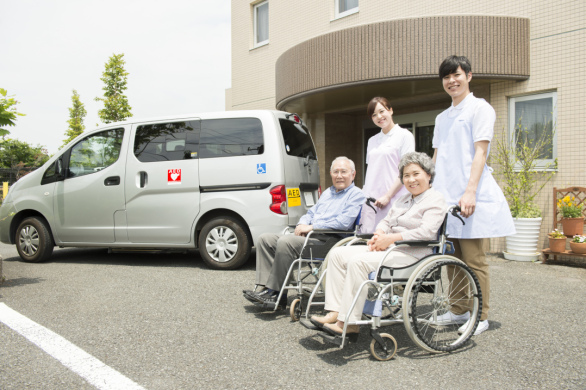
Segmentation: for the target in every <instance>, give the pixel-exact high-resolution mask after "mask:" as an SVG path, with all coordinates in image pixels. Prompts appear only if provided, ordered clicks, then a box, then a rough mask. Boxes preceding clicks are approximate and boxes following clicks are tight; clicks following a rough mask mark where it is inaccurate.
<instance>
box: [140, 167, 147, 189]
mask: <svg viewBox="0 0 586 390" xmlns="http://www.w3.org/2000/svg"><path fill="white" fill-rule="evenodd" d="M139 174H140V188H144V186H145V185H146V183H147V177H148V176H147V173H146V172H144V171H142V172H140V173H139Z"/></svg>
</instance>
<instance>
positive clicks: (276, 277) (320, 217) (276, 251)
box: [243, 157, 366, 307]
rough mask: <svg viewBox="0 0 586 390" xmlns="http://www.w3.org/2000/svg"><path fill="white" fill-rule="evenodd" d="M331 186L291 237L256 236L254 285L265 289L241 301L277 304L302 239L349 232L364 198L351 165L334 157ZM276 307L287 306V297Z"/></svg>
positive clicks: (301, 244) (278, 235)
mask: <svg viewBox="0 0 586 390" xmlns="http://www.w3.org/2000/svg"><path fill="white" fill-rule="evenodd" d="M330 175H331V176H332V182H333V183H334V184H333V185H332V186H331V187H330V188H328V189H327V190H326V191H324V193H323V194H322V196H321V197H320V198H319V201H318V202H317V204H316V205H315V206H313V207H312V208H311V209H309V211H308V212H307V214H305V215H304V216H303V217H301V218H300V219H299V223H298V224H297V226H296V227H295V234H286V235H283V234H272V233H266V234H263V235H262V236H260V239H259V242H258V245H257V251H256V252H257V255H256V284H257V286H262V287H265V288H266V289H265V290H263V291H260V292H254V291H251V290H245V291H243V292H244V297H245V298H246V299H248V300H249V301H252V302H259V303H266V304H277V302H276V301H277V297H278V296H279V291H280V290H281V287H282V286H283V283H284V282H285V277H286V276H287V271H288V270H289V267H290V266H291V264H292V263H293V261H295V259H296V258H298V257H299V252H300V251H301V249H302V248H303V243H304V242H305V238H304V236H306V235H307V233H309V232H310V231H312V230H313V229H333V230H351V229H352V228H353V226H354V222H355V220H356V217H357V216H358V213H359V212H360V208H361V207H362V204H363V203H364V201H365V200H366V197H365V196H364V194H363V193H362V190H360V188H358V187H356V186H355V185H354V183H353V181H354V177H355V176H356V170H355V167H354V162H352V160H350V159H349V158H347V157H337V158H336V159H335V160H334V161H333V162H332V166H331V168H330ZM283 295H284V296H283V297H282V298H281V302H278V306H280V307H285V306H286V305H287V296H286V294H283Z"/></svg>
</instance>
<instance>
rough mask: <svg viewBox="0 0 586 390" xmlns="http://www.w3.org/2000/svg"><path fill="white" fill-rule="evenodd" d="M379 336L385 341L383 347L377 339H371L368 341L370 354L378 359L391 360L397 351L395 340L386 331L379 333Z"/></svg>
mask: <svg viewBox="0 0 586 390" xmlns="http://www.w3.org/2000/svg"><path fill="white" fill-rule="evenodd" d="M380 337H381V338H382V339H383V341H384V342H385V347H386V351H385V348H384V347H383V346H382V345H380V344H379V342H378V341H376V340H375V339H372V341H371V342H370V354H371V355H372V357H373V358H375V359H376V360H380V361H383V362H384V361H387V360H391V359H392V358H393V356H395V353H397V340H395V338H394V337H393V336H391V335H390V334H388V333H381V334H380Z"/></svg>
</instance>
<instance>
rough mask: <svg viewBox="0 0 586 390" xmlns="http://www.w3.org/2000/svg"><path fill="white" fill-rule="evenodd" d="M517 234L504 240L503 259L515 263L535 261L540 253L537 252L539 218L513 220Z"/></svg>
mask: <svg viewBox="0 0 586 390" xmlns="http://www.w3.org/2000/svg"><path fill="white" fill-rule="evenodd" d="M513 222H514V223H515V230H516V231H517V233H516V234H515V235H512V236H508V237H507V238H506V241H507V250H506V252H503V255H504V256H505V259H507V260H516V261H535V260H537V259H539V257H540V255H541V253H540V252H537V244H538V241H539V229H540V227H541V218H513Z"/></svg>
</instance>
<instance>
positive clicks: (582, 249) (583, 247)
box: [570, 241, 586, 255]
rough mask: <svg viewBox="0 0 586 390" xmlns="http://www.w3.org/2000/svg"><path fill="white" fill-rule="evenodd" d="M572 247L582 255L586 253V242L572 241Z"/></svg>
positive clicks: (573, 250)
mask: <svg viewBox="0 0 586 390" xmlns="http://www.w3.org/2000/svg"><path fill="white" fill-rule="evenodd" d="M570 249H571V250H572V252H574V253H579V254H581V255H584V254H586V242H572V241H570Z"/></svg>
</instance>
